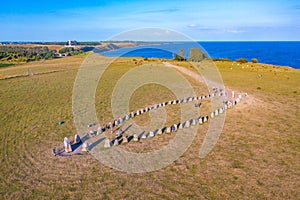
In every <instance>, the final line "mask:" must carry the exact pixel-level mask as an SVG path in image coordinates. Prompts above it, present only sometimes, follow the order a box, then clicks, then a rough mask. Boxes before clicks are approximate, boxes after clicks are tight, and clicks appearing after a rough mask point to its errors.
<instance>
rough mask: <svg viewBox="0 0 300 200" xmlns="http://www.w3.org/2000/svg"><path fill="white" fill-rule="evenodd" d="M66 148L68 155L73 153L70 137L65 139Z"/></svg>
mask: <svg viewBox="0 0 300 200" xmlns="http://www.w3.org/2000/svg"><path fill="white" fill-rule="evenodd" d="M64 147H65V152H67V153H69V152H72V147H71V144H70V140H69V138H68V137H65V138H64Z"/></svg>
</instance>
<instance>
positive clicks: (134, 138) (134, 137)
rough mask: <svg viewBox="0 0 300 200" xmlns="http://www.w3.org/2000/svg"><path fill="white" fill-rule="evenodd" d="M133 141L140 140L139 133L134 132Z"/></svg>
mask: <svg viewBox="0 0 300 200" xmlns="http://www.w3.org/2000/svg"><path fill="white" fill-rule="evenodd" d="M133 141H134V142H137V141H139V136H138V135H137V134H134V135H133Z"/></svg>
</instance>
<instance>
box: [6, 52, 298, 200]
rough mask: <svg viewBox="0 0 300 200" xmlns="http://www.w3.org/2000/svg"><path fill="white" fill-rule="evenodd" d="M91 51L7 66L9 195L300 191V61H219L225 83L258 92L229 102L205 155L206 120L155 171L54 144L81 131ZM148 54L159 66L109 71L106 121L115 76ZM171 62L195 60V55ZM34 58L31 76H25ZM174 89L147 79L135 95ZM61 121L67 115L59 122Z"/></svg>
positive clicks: (99, 105) (134, 105)
mask: <svg viewBox="0 0 300 200" xmlns="http://www.w3.org/2000/svg"><path fill="white" fill-rule="evenodd" d="M84 58H85V56H83V55H82V56H73V57H65V58H61V59H55V60H47V61H38V62H32V63H28V64H22V65H16V66H11V67H4V68H0V97H1V98H0V110H1V112H0V120H1V123H0V130H1V133H0V142H1V147H0V159H1V162H0V197H1V199H41V198H46V199H48V198H49V199H87V198H94V199H149V198H154V199H161V198H163V199H297V198H299V191H298V190H299V186H300V182H299V173H300V170H299V169H300V163H299V159H300V135H299V130H300V125H299V117H300V116H299V109H300V108H299V107H300V105H299V93H300V85H299V80H300V71H299V70H296V69H292V68H288V67H277V66H272V65H267V64H251V63H248V64H243V65H241V64H239V65H238V64H237V63H235V62H221V61H217V62H215V64H216V66H217V67H218V68H219V71H220V73H221V75H222V78H223V81H224V83H225V86H227V87H230V88H233V89H235V90H237V91H243V92H248V93H249V95H250V97H251V98H249V101H247V102H244V103H242V104H241V105H239V106H237V107H236V108H234V109H231V110H229V111H228V112H226V122H225V125H224V127H223V131H222V134H221V137H220V138H219V141H218V143H217V145H216V146H215V147H214V149H213V151H212V152H211V153H210V154H209V155H208V156H207V157H205V158H204V159H200V158H199V157H198V154H199V147H200V146H201V144H202V143H203V139H204V136H205V133H206V131H207V129H208V126H209V124H205V125H203V126H201V127H199V129H198V131H197V135H196V137H195V139H194V141H193V143H192V145H191V146H190V147H189V148H188V150H187V151H186V152H185V153H184V154H183V155H182V156H181V157H180V158H179V159H178V160H176V161H175V162H174V163H173V164H172V165H170V166H168V167H166V168H163V169H161V170H158V171H154V172H149V173H141V174H127V173H124V172H119V171H116V170H114V169H111V168H109V167H107V166H105V165H103V164H101V163H100V162H99V161H98V160H96V159H95V158H94V157H93V156H91V155H87V156H72V157H58V156H56V157H54V156H53V155H52V154H51V149H52V148H53V147H54V146H58V145H62V141H63V138H64V137H65V136H72V135H74V134H75V126H74V122H73V116H72V91H73V85H74V81H75V77H76V74H77V71H78V68H79V67H80V64H81V63H82V62H83V61H84ZM142 64H148V65H153V66H156V65H161V61H160V60H159V59H148V60H144V59H141V58H120V59H117V60H116V61H115V62H114V63H113V64H111V65H110V66H109V68H108V69H107V70H106V71H105V72H104V73H105V74H104V75H103V76H102V78H101V80H100V82H99V86H100V88H98V89H97V92H96V105H95V106H96V111H97V115H98V117H99V120H100V123H104V122H108V121H110V120H112V113H111V112H112V111H111V108H110V103H111V101H110V98H109V97H110V96H111V94H112V92H113V88H114V85H115V84H116V83H117V81H118V80H119V79H120V78H121V77H122V75H123V74H124V73H126V72H128V71H129V70H131V69H133V68H135V67H137V66H140V65H142ZM173 64H176V65H179V66H182V67H185V68H187V69H190V70H193V69H192V68H191V67H190V64H189V63H187V62H173ZM28 68H29V70H30V73H32V74H34V75H33V76H24V75H26V74H27V69H28ZM204 68H205V66H204V67H203V70H204ZM22 75H23V76H22ZM184 76H185V77H186V78H187V79H188V81H189V82H190V84H191V85H192V86H193V87H194V88H195V90H196V93H197V94H198V95H200V94H206V93H207V88H205V86H204V85H202V84H200V83H198V82H196V81H195V80H194V79H192V78H191V77H188V76H186V75H184ZM169 99H174V94H173V93H172V92H170V91H169V90H168V89H166V88H164V87H161V86H159V85H156V84H149V85H145V86H143V87H142V88H139V89H138V90H136V91H135V93H134V94H133V96H132V97H131V99H130V109H132V110H135V109H138V108H140V107H143V106H146V105H151V104H153V103H157V102H161V101H165V100H169ZM207 105H208V107H209V105H210V102H207ZM204 109H208V108H204ZM178 112H179V111H178V107H172V108H167V123H173V122H174V121H178V120H179V119H178V118H176V117H177V116H178ZM149 119H150V117H149V115H148V114H146V115H144V116H141V117H139V118H136V119H134V120H135V122H136V123H137V124H140V125H145V124H148V123H149ZM59 121H64V122H65V123H64V124H62V125H58V124H57V122H59ZM172 137H174V136H173V135H163V136H162V137H155V138H153V139H151V140H146V141H142V142H141V143H138V144H131V143H129V144H128V145H124V146H122V147H121V148H124V149H127V150H130V151H135V152H145V151H151V150H155V149H157V148H159V147H160V146H161V145H164V144H166V143H168V141H170V140H171V139H172Z"/></svg>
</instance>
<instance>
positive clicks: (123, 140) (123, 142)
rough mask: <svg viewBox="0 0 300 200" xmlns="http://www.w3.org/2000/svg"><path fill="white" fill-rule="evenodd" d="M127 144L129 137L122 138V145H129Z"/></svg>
mask: <svg viewBox="0 0 300 200" xmlns="http://www.w3.org/2000/svg"><path fill="white" fill-rule="evenodd" d="M127 143H128V139H127V136H126V135H124V136H123V138H122V144H127Z"/></svg>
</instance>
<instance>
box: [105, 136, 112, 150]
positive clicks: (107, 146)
mask: <svg viewBox="0 0 300 200" xmlns="http://www.w3.org/2000/svg"><path fill="white" fill-rule="evenodd" d="M109 147H111V143H110V141H109V139H107V138H106V139H105V140H104V148H109Z"/></svg>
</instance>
